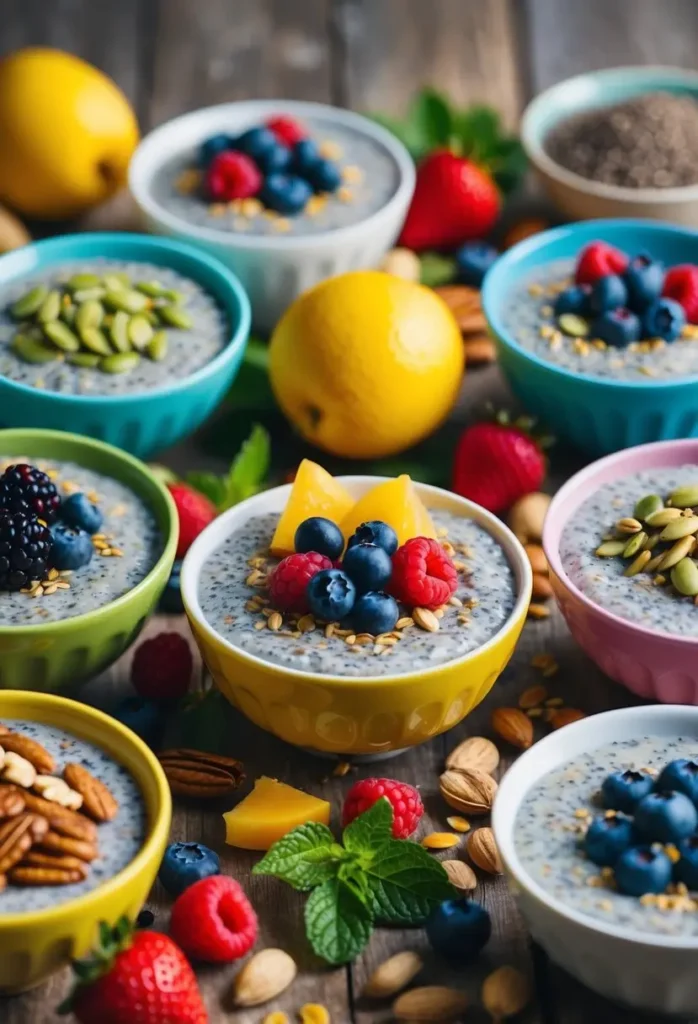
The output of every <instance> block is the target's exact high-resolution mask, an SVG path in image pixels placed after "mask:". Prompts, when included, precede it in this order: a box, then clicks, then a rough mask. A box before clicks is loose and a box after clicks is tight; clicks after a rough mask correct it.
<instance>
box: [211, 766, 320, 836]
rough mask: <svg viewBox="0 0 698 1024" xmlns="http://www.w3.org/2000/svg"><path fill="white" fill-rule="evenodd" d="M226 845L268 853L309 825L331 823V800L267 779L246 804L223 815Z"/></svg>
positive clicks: (261, 780)
mask: <svg viewBox="0 0 698 1024" xmlns="http://www.w3.org/2000/svg"><path fill="white" fill-rule="evenodd" d="M223 819H224V821H225V841H226V843H227V844H228V845H229V846H237V847H239V848H240V849H242V850H268V849H269V847H270V846H272V845H273V844H274V843H275V842H276V841H277V839H281V837H282V836H285V835H286V833H287V832H290V831H291V829H294V828H296V826H298V825H305V823H306V822H308V821H318V822H320V823H321V824H323V825H329V823H330V805H329V803H328V802H327V800H319V799H318V798H317V797H315V796H310V794H308V793H303V792H301V790H300V789H294V788H293V786H287V785H286V783H285V782H277V780H276V779H270V778H267V776H265V775H263V776H262V778H261V779H257V781H256V782H255V784H254V789H253V790H252V792H251V793H250V794H249V796H246V797H245V799H244V800H241V801H240V803H239V804H238V805H237V806H236V807H233V809H232V811H228V812H227V813H226V814H224V815H223Z"/></svg>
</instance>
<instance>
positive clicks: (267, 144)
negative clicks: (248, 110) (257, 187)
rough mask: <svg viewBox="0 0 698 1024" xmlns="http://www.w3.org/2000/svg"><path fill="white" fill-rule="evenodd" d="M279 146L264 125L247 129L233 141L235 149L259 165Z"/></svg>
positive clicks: (272, 134)
mask: <svg viewBox="0 0 698 1024" xmlns="http://www.w3.org/2000/svg"><path fill="white" fill-rule="evenodd" d="M278 145H279V143H278V140H277V138H276V135H274V133H273V132H272V131H270V130H269V129H268V128H265V127H264V125H259V126H258V127H256V128H248V129H247V131H246V132H243V133H242V135H239V136H238V137H237V139H236V140H235V149H237V150H239V151H240V152H241V153H245V154H246V155H247V156H249V157H251V159H252V160H254V161H255V163H258V162H259V164H260V166H261V161H262V160H263V159H265V157H267V156H268V155H269V154H270V153H271V151H272V150H274V149H276V148H277V146H278Z"/></svg>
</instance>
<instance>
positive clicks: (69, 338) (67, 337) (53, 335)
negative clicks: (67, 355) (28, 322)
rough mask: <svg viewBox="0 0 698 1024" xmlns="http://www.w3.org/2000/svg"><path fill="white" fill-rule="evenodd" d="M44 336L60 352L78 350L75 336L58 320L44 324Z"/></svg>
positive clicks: (77, 339) (78, 345)
mask: <svg viewBox="0 0 698 1024" xmlns="http://www.w3.org/2000/svg"><path fill="white" fill-rule="evenodd" d="M43 326H44V334H45V335H46V337H47V338H48V339H49V341H52V342H53V344H54V345H55V346H56V348H59V349H60V350H61V351H62V352H77V351H79V349H80V339H79V338H78V336H77V334H74V333H73V331H71V329H70V327H68V325H67V324H62V323H61V322H60V321H59V320H53V321H52V322H51V323H50V324H44V325H43Z"/></svg>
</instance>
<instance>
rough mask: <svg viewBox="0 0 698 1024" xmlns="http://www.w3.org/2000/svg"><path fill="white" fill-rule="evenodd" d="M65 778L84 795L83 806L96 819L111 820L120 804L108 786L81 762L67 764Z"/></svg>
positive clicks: (76, 790) (77, 791)
mask: <svg viewBox="0 0 698 1024" xmlns="http://www.w3.org/2000/svg"><path fill="white" fill-rule="evenodd" d="M63 778H64V779H65V781H66V782H67V783H68V785H69V786H70V787H71V789H74V790H75V792H76V793H79V794H80V796H81V797H82V807H83V810H84V811H85V813H86V814H89V816H90V817H91V818H94V820H95V821H111V820H112V818H115V817H116V813H117V811H118V810H119V805H118V803H117V802H116V800H115V799H114V797H113V796H112V795H111V793H110V792H109V790H108V789H107V787H106V786H105V785H104V783H103V782H101V781H100V780H99V779H96V778H95V777H94V775H92V773H91V772H88V770H87V768H83V766H82V765H81V764H67V765H66V766H65V768H64V769H63Z"/></svg>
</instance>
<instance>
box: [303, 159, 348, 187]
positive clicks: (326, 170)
mask: <svg viewBox="0 0 698 1024" xmlns="http://www.w3.org/2000/svg"><path fill="white" fill-rule="evenodd" d="M305 177H306V179H307V180H308V181H309V182H310V184H311V185H312V186H313V189H314V190H315V191H316V192H336V191H337V189H338V188H339V186H340V185H341V184H342V175H341V173H340V170H339V167H338V166H337V164H336V163H334V161H332V160H323V159H322V157H321V158H320V159H319V160H316V161H315V163H314V164H311V165H310V167H308V168H307V170H306V172H305Z"/></svg>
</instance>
